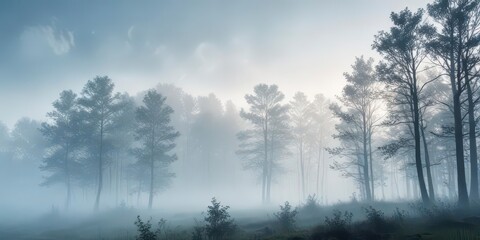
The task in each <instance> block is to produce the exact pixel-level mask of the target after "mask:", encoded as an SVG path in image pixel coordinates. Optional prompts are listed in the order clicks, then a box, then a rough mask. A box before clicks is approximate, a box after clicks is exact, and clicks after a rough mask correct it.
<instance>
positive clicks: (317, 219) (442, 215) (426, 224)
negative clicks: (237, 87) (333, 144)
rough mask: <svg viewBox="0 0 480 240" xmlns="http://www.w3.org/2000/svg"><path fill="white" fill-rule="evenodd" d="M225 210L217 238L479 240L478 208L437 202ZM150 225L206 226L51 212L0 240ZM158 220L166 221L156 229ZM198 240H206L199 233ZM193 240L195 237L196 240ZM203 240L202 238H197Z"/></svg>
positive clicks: (10, 227) (150, 214)
mask: <svg viewBox="0 0 480 240" xmlns="http://www.w3.org/2000/svg"><path fill="white" fill-rule="evenodd" d="M231 207H232V208H231V209H229V213H230V215H231V217H232V218H233V219H234V223H235V225H236V228H235V231H234V232H232V233H229V234H228V236H226V237H224V238H222V239H338V240H341V239H358V240H363V239H369V240H375V239H393V240H396V239H453V240H456V239H458V240H460V239H466V240H469V239H480V207H479V206H477V205H475V206H472V207H471V208H470V209H468V210H461V209H458V208H456V207H455V205H452V204H448V203H444V202H439V203H437V204H435V205H433V206H429V207H425V206H423V205H422V204H419V203H404V202H402V203H395V202H375V203H374V204H373V203H362V202H349V203H338V204H335V205H332V206H320V205H318V204H316V203H315V202H314V201H311V202H307V203H306V204H304V205H302V206H297V207H296V208H294V207H292V209H291V210H290V212H293V211H296V214H293V215H292V216H293V217H292V222H291V223H287V224H285V222H282V221H283V220H281V219H280V218H279V217H278V216H279V211H280V208H279V207H278V206H268V207H261V208H260V207H259V208H252V209H249V210H236V209H235V207H234V206H231ZM137 216H140V217H141V218H142V219H143V220H144V221H145V222H146V221H148V220H151V223H152V231H153V230H155V229H159V230H160V231H159V232H157V233H158V235H157V238H158V239H192V237H193V236H194V234H193V233H194V232H195V229H199V228H202V227H203V226H205V221H204V217H205V216H206V213H205V212H204V213H202V212H178V211H169V210H168V209H165V210H155V211H146V210H138V209H133V208H116V209H111V210H108V211H103V212H99V213H96V214H85V215H83V216H79V215H75V216H73V215H68V214H61V213H59V212H57V211H55V210H52V211H51V212H50V213H48V214H45V215H43V216H40V217H37V218H34V219H30V220H17V221H14V222H2V223H1V225H0V239H125V240H127V239H136V238H137V236H138V234H139V232H138V231H137V227H136V226H135V224H134V222H135V220H136V219H137ZM160 219H164V220H166V222H163V224H161V225H160V226H158V225H157V223H158V222H159V221H160ZM201 237H203V239H208V238H207V234H203V236H201ZM197 239H198V238H197ZM200 239H202V238H200Z"/></svg>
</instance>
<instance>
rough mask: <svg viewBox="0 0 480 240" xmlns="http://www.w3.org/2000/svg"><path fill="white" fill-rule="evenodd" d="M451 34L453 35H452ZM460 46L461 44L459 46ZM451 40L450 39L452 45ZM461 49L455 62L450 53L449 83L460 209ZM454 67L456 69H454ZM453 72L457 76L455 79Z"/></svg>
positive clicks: (463, 190)
mask: <svg viewBox="0 0 480 240" xmlns="http://www.w3.org/2000/svg"><path fill="white" fill-rule="evenodd" d="M452 34H453V33H452ZM461 34H462V33H461V32H459V39H462V35H461ZM460 45H461V44H460ZM451 46H455V44H453V38H452V45H451ZM461 49H462V47H461V46H459V48H458V53H457V60H456V61H455V60H454V59H455V57H454V50H453V48H452V50H451V52H450V63H451V65H450V66H451V67H450V81H451V85H452V95H453V119H454V124H455V156H456V163H457V185H458V204H459V205H460V206H462V207H468V205H469V201H468V192H467V181H466V177H465V159H464V152H463V123H462V109H461V107H462V106H461V99H460V97H461V96H460V95H461V91H462V81H461V80H462V72H461V71H460V55H461V52H462V50H461ZM453 66H456V69H455V67H453ZM455 70H456V71H457V76H456V78H455Z"/></svg>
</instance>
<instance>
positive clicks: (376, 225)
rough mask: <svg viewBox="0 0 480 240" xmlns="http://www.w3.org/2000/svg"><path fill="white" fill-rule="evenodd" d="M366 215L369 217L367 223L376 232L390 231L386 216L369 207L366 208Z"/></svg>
mask: <svg viewBox="0 0 480 240" xmlns="http://www.w3.org/2000/svg"><path fill="white" fill-rule="evenodd" d="M364 210H365V213H366V215H367V223H368V225H369V226H370V228H371V229H372V230H374V231H375V232H384V231H387V230H390V228H389V225H388V223H387V220H386V219H385V214H384V213H383V212H382V211H380V210H377V209H375V208H373V207H372V206H369V207H367V208H364Z"/></svg>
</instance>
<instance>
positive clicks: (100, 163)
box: [94, 118, 103, 211]
mask: <svg viewBox="0 0 480 240" xmlns="http://www.w3.org/2000/svg"><path fill="white" fill-rule="evenodd" d="M102 187H103V118H102V120H101V122H100V154H99V159H98V189H97V197H96V198H95V207H94V210H95V211H98V208H99V205H100V195H101V193H102Z"/></svg>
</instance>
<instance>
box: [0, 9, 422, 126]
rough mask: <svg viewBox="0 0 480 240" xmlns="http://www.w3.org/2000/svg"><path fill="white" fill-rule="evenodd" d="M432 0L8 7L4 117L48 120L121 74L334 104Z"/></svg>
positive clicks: (121, 86) (4, 14) (0, 25)
mask: <svg viewBox="0 0 480 240" xmlns="http://www.w3.org/2000/svg"><path fill="white" fill-rule="evenodd" d="M426 3H427V1H424V0H344V1H333V0H331V1H273V0H272V1H249V0H247V1H245V0H242V1H193V0H192V1H113V0H110V1H71V0H70V1H62V0H46V1H26V0H19V1H13V0H11V1H10V0H5V1H1V2H0V53H1V54H0V113H1V115H0V116H1V117H0V121H3V122H4V123H6V124H7V125H8V126H10V127H11V126H13V124H14V122H15V121H16V120H17V119H18V118H20V117H23V116H27V117H31V118H35V119H40V120H43V118H44V116H45V113H46V112H47V111H49V110H50V109H51V102H52V101H54V100H55V99H56V98H57V97H58V93H59V92H60V91H62V90H64V89H73V90H74V91H80V90H81V88H82V86H83V85H84V83H85V82H86V81H87V80H88V79H91V78H93V77H94V76H96V75H109V76H110V77H111V78H112V79H113V80H114V81H115V83H116V86H117V90H118V91H128V92H129V93H131V94H136V93H137V92H139V91H141V90H145V89H148V88H151V87H154V86H155V85H156V84H158V83H174V84H176V85H178V86H179V87H182V88H184V89H185V90H186V91H187V92H190V93H192V94H194V95H199V94H202V95H205V94H208V93H210V92H214V93H215V94H216V95H218V96H219V97H220V98H221V99H222V100H227V99H232V100H233V101H234V102H235V103H236V104H238V105H240V106H243V105H244V102H243V96H244V94H245V93H248V92H250V91H251V89H252V88H253V86H254V85H255V84H257V83H260V82H266V83H270V84H272V83H275V84H278V85H279V87H280V89H281V90H283V91H284V92H285V93H286V94H287V97H289V96H291V95H293V94H294V92H295V91H304V92H306V93H307V94H309V95H310V96H312V95H313V94H315V93H323V94H325V95H327V96H330V97H333V96H334V95H335V94H337V93H338V92H339V91H340V89H341V87H342V86H343V84H344V79H343V72H345V71H348V70H349V67H350V65H351V64H352V63H353V61H354V59H355V57H356V56H360V55H365V56H366V57H370V56H372V57H377V56H376V54H375V53H374V52H373V51H372V50H371V43H372V41H373V36H374V34H375V33H376V32H378V31H379V30H383V29H387V28H388V27H389V26H390V22H389V18H388V17H389V14H390V12H391V11H398V10H401V9H403V8H405V7H407V6H408V7H409V8H411V9H417V8H418V7H424V6H425V5H426Z"/></svg>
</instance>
